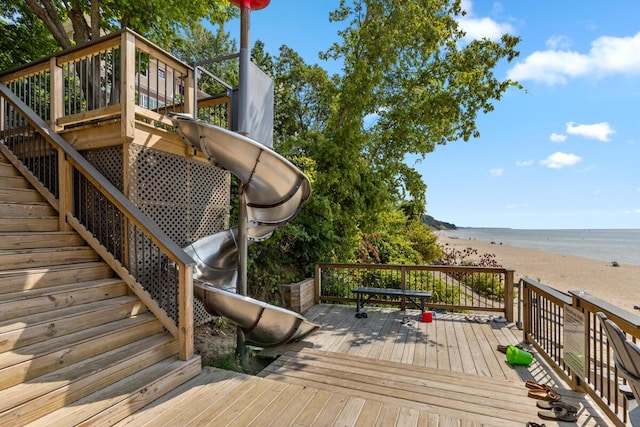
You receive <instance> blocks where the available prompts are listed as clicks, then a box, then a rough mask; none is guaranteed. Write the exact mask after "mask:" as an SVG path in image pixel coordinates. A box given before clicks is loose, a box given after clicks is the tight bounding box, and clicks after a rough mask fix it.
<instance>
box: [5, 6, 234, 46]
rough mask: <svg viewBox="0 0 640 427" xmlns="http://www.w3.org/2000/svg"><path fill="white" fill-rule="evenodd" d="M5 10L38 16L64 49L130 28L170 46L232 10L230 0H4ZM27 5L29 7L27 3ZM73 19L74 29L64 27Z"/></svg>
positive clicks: (226, 18)
mask: <svg viewBox="0 0 640 427" xmlns="http://www.w3.org/2000/svg"><path fill="white" fill-rule="evenodd" d="M4 3H5V6H4V7H3V9H4V10H3V11H4V12H7V11H11V12H13V13H18V14H20V15H26V14H28V13H30V14H32V15H33V16H36V17H38V19H40V20H41V21H42V22H43V23H44V25H45V27H46V28H47V29H48V30H49V33H50V34H51V36H52V37H53V39H54V40H55V41H56V42H57V43H58V45H59V46H60V47H62V48H63V49H66V48H69V47H71V46H73V45H77V44H84V43H86V42H88V41H90V40H96V39H97V38H99V37H100V35H101V34H102V33H110V32H113V31H116V30H119V29H121V28H131V29H133V30H134V31H136V32H138V33H140V34H142V35H144V36H145V37H148V38H149V39H151V40H152V41H154V42H156V43H158V44H160V45H162V46H164V47H165V48H170V47H171V46H172V45H173V43H175V42H176V41H177V40H179V39H180V36H181V35H182V31H183V30H184V29H185V28H191V27H193V26H197V25H199V24H200V22H201V20H202V19H207V20H209V21H210V22H212V23H214V24H222V23H224V22H226V21H227V20H228V19H229V18H230V16H231V15H232V14H233V13H237V12H235V11H234V8H233V7H231V5H230V4H229V2H228V1H227V0H190V1H189V4H188V5H185V4H184V2H182V1H178V0H146V1H135V0H89V1H79V0H70V1H62V0H5V2H4ZM25 3H26V5H27V6H28V11H27V10H26V9H25V7H23V6H24V4H25ZM66 23H71V27H72V28H71V30H72V31H69V29H68V27H65V24H66Z"/></svg>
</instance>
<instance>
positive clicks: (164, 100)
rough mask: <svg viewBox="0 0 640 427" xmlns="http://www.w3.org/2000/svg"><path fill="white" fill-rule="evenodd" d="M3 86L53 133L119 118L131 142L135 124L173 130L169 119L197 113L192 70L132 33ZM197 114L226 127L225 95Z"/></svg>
mask: <svg viewBox="0 0 640 427" xmlns="http://www.w3.org/2000/svg"><path fill="white" fill-rule="evenodd" d="M0 81H1V82H2V83H4V84H5V85H7V86H8V87H9V89H10V90H11V91H12V92H13V93H15V94H16V96H18V98H19V99H20V100H22V101H23V102H25V103H26V104H27V105H28V106H29V107H30V108H31V109H32V110H34V111H35V112H36V113H37V114H38V116H39V117H41V118H42V119H43V120H44V121H46V122H47V123H49V124H50V125H51V127H52V128H54V129H55V130H56V131H59V130H62V129H63V128H66V127H71V126H78V125H80V124H83V123H87V122H94V121H98V120H105V119H110V118H114V117H115V118H121V119H122V135H123V138H125V139H129V140H131V139H132V138H133V132H134V126H133V124H134V121H135V120H139V121H143V122H147V123H151V124H153V125H155V126H159V127H163V128H165V129H171V128H172V124H171V122H170V121H169V120H167V119H166V118H165V117H164V116H165V115H166V114H167V113H170V112H179V113H189V114H193V109H194V107H193V105H194V103H193V99H194V96H196V95H195V94H196V91H195V89H194V81H195V80H194V71H193V68H191V67H190V66H188V65H185V64H183V63H182V62H180V61H179V60H178V59H176V58H175V57H173V56H172V55H171V54H169V53H167V52H165V51H163V50H162V49H160V48H158V47H157V46H155V45H154V44H152V43H151V42H149V41H148V40H146V39H144V38H143V37H142V36H140V35H138V34H136V33H135V32H133V31H131V30H128V29H125V30H121V31H118V32H115V33H112V34H109V35H107V36H105V37H103V38H101V39H100V40H98V41H96V42H94V43H90V44H87V45H84V46H82V47H77V48H73V49H69V50H66V51H64V52H61V53H59V54H56V55H53V56H51V57H49V58H43V59H41V60H39V61H35V62H32V63H30V64H27V65H25V66H22V67H19V68H16V69H14V70H11V71H9V72H7V73H4V74H3V75H2V76H0ZM197 108H198V114H197V116H198V117H199V118H200V119H201V120H205V121H208V122H210V123H213V124H216V125H218V126H222V127H228V126H229V123H230V119H229V114H230V111H231V109H230V100H229V98H228V97H220V98H212V97H209V96H203V97H202V98H201V99H198V107H197Z"/></svg>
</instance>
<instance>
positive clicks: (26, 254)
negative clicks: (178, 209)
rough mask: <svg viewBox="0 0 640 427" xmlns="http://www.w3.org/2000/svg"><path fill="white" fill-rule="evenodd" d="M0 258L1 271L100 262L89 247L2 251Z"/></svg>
mask: <svg viewBox="0 0 640 427" xmlns="http://www.w3.org/2000/svg"><path fill="white" fill-rule="evenodd" d="M56 227H57V222H56ZM0 256H1V257H2V260H3V262H2V264H0V270H16V269H20V268H32V267H44V266H51V265H61V264H76V263H84V262H94V261H97V260H98V255H97V254H96V253H95V251H94V250H93V249H91V248H90V247H89V246H71V247H62V248H44V249H18V250H1V251H0Z"/></svg>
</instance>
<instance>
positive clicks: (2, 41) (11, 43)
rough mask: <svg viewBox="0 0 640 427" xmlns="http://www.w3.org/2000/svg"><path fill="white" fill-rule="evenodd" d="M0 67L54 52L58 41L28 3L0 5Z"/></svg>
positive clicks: (11, 66)
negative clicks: (29, 8)
mask: <svg viewBox="0 0 640 427" xmlns="http://www.w3.org/2000/svg"><path fill="white" fill-rule="evenodd" d="M0 33H1V34H2V37H1V38H0V70H6V69H9V68H14V67H17V66H18V65H22V64H26V63H28V62H31V61H33V60H34V59H36V58H40V57H41V56H44V55H48V54H50V53H52V52H55V51H56V49H57V45H56V43H55V41H54V40H53V39H52V38H51V36H50V35H49V33H48V32H47V29H46V28H45V26H44V24H43V23H42V21H40V20H39V19H38V18H36V17H35V16H34V15H33V14H31V13H29V10H28V8H27V5H26V4H25V3H21V4H18V5H15V6H11V5H10V4H8V3H3V4H2V5H0Z"/></svg>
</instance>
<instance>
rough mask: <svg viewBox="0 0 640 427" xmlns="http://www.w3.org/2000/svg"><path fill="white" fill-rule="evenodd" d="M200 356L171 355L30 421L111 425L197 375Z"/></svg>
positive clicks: (46, 424) (52, 423)
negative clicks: (192, 357) (180, 358)
mask: <svg viewBox="0 0 640 427" xmlns="http://www.w3.org/2000/svg"><path fill="white" fill-rule="evenodd" d="M199 364H200V361H199V358H194V359H191V360H188V361H181V360H179V359H178V358H177V357H175V356H172V357H170V358H167V359H164V360H162V361H160V362H158V363H156V364H154V365H152V366H150V367H148V368H146V369H144V370H141V371H139V372H136V373H135V374H133V375H131V376H130V377H128V378H126V379H123V380H120V381H118V382H116V383H113V384H111V385H109V386H107V387H104V388H102V389H100V390H98V391H96V392H95V393H93V394H91V395H88V396H86V397H84V398H82V399H80V400H77V401H76V402H74V404H73V405H69V406H65V407H64V408H60V409H58V410H57V411H55V412H52V413H50V414H48V415H46V416H44V417H42V418H40V419H38V420H36V421H34V422H33V423H32V424H30V426H31V427H37V426H46V427H48V426H52V425H54V426H57V425H60V426H63V425H69V424H74V425H75V424H80V423H87V424H91V425H112V424H113V423H114V422H118V421H120V420H121V419H123V418H124V417H126V416H128V415H131V414H132V413H134V412H135V411H136V410H138V409H140V408H142V407H144V406H145V405H147V404H148V403H150V402H151V401H153V400H154V399H155V398H157V397H159V396H160V395H162V394H163V393H164V392H165V391H168V390H172V389H174V388H175V387H178V386H179V385H181V384H184V383H185V382H187V381H189V380H190V379H192V378H194V377H196V376H197V375H198V373H199V372H200V367H199Z"/></svg>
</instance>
